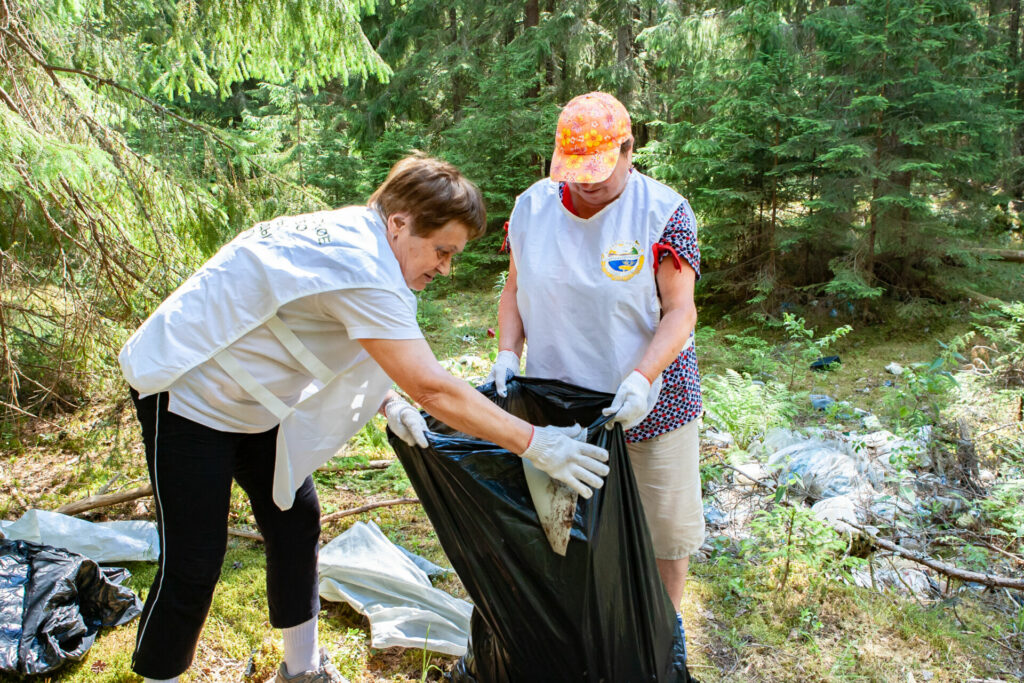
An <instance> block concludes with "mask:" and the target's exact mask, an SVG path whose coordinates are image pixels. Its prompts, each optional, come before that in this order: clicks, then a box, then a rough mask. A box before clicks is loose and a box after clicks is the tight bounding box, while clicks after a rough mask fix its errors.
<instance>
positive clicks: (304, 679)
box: [268, 648, 348, 683]
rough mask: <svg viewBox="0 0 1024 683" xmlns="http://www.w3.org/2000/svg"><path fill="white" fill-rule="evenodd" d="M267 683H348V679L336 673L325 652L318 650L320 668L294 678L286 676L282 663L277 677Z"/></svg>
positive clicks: (286, 671) (286, 670) (321, 649)
mask: <svg viewBox="0 0 1024 683" xmlns="http://www.w3.org/2000/svg"><path fill="white" fill-rule="evenodd" d="M268 683H348V679H347V678H345V677H344V676H342V675H341V674H340V673H338V670H337V669H335V668H334V665H333V664H331V658H330V656H329V655H328V654H327V650H325V649H323V648H320V668H319V669H317V670H316V671H304V672H302V673H300V674H295V675H294V676H289V675H288V669H286V668H285V666H284V662H281V665H280V666H279V667H278V668H277V676H275V677H274V678H273V680H272V681H269V682H268Z"/></svg>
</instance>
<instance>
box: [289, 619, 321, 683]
mask: <svg viewBox="0 0 1024 683" xmlns="http://www.w3.org/2000/svg"><path fill="white" fill-rule="evenodd" d="M281 635H282V636H284V666H285V669H287V670H288V675H289V676H296V675H298V674H300V673H303V672H304V671H316V670H317V669H319V668H320V652H319V648H318V647H317V646H318V644H319V643H318V642H317V618H316V617H313V618H312V619H310V620H309V621H307V622H304V623H302V624H299V625H298V626H292V627H291V628H286V629H282V630H281Z"/></svg>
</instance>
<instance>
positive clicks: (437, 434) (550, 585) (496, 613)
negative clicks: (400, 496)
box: [389, 377, 692, 683]
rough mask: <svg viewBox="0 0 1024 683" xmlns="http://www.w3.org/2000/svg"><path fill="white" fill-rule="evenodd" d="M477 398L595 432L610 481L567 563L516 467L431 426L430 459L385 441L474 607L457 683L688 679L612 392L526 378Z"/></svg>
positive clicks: (665, 682)
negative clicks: (609, 411) (612, 410)
mask: <svg viewBox="0 0 1024 683" xmlns="http://www.w3.org/2000/svg"><path fill="white" fill-rule="evenodd" d="M481 390H482V392H483V393H484V394H485V395H486V396H487V397H488V398H490V399H491V400H493V401H495V402H496V403H498V405H500V406H501V407H502V408H505V409H506V410H509V411H511V412H512V413H513V414H517V415H520V416H521V417H524V418H525V419H528V420H529V421H531V422H533V423H535V424H557V425H563V426H564V425H571V424H574V423H578V424H583V425H588V426H589V427H590V429H589V441H590V442H591V443H596V444H598V445H600V446H603V447H606V448H608V450H609V455H610V460H609V466H610V467H611V473H610V474H609V475H608V476H607V478H606V479H605V483H604V486H603V487H602V488H600V489H598V490H596V491H595V492H594V495H593V497H592V498H590V499H586V500H583V499H581V500H579V502H578V504H577V507H576V512H575V515H574V518H573V527H572V532H571V538H570V541H569V545H568V547H567V552H566V555H565V556H564V557H563V556H560V555H557V554H556V553H554V552H553V551H552V550H551V547H550V545H549V543H548V540H547V537H546V536H545V534H544V531H543V529H542V528H541V525H540V522H539V520H538V518H537V513H536V511H535V509H534V507H533V503H532V499H531V498H530V494H529V491H528V488H527V485H526V480H525V477H524V475H523V466H522V461H521V459H520V458H519V457H518V456H516V455H513V454H511V453H509V452H508V451H505V450H503V449H500V448H498V447H496V446H494V445H493V444H490V443H487V442H483V441H478V440H476V439H470V438H468V437H466V436H465V435H462V434H458V433H454V432H452V430H451V429H450V428H448V427H447V426H445V425H444V424H442V423H439V422H437V421H436V420H433V419H432V418H430V417H429V416H428V417H427V423H428V425H430V427H431V432H432V433H431V434H430V447H429V448H426V449H420V448H416V447H411V446H408V445H407V444H405V443H404V442H402V441H401V440H400V439H398V438H397V437H395V436H394V435H393V434H391V433H389V439H390V442H391V445H392V446H393V447H394V449H395V451H396V452H397V454H398V457H399V459H400V460H401V461H402V464H403V466H404V467H405V470H406V473H407V474H408V476H409V479H410V481H411V482H412V484H413V487H414V488H415V489H416V492H417V494H418V495H419V497H420V500H421V501H422V504H423V508H424V510H426V512H427V515H428V516H429V517H430V521H431V522H432V524H433V526H434V529H435V531H436V532H437V536H438V539H439V540H440V542H441V545H442V546H443V547H444V549H445V552H446V554H447V556H448V559H449V560H450V561H451V563H452V566H453V567H455V570H456V571H457V572H458V575H459V578H460V579H461V580H462V583H463V585H464V586H465V587H466V591H467V592H468V593H469V595H470V596H471V597H472V599H473V603H474V609H473V616H472V620H471V626H470V630H471V639H470V647H469V652H468V653H467V655H466V656H465V657H464V658H463V659H461V660H460V661H459V662H457V663H456V665H455V667H454V668H453V670H452V671H451V673H450V677H451V680H452V681H453V682H454V683H471V682H476V681H487V682H488V683H510V682H511V681H541V680H545V681H578V680H594V681H597V680H606V681H641V680H642V681H660V682H661V683H688V682H689V681H691V680H692V679H691V678H690V675H689V673H688V671H687V670H686V665H685V655H684V653H683V648H682V639H681V633H680V631H679V627H678V624H677V623H676V615H675V609H674V608H673V605H672V604H671V601H670V600H669V599H668V595H667V594H666V593H665V589H664V586H663V585H662V583H661V579H660V577H659V575H658V570H657V565H656V562H655V559H654V553H653V550H652V548H651V543H650V538H649V536H648V533H647V529H646V525H645V524H644V522H643V515H642V506H641V503H640V498H639V495H638V494H637V491H636V482H635V480H634V479H633V474H632V470H631V468H630V467H629V461H628V454H627V453H626V448H625V438H624V436H623V433H622V430H621V429H620V428H619V427H616V428H615V429H613V430H606V429H604V428H603V424H604V422H605V421H606V419H605V418H603V417H602V416H601V409H602V408H605V407H607V405H608V404H609V402H610V401H611V398H612V397H611V395H609V394H603V393H598V392H593V391H588V390H586V389H581V388H579V387H574V386H571V385H568V384H565V383H563V382H556V381H546V380H538V379H532V378H525V377H515V378H513V379H512V380H511V381H510V382H509V384H508V397H507V398H500V397H496V396H495V395H494V391H493V385H485V386H484V387H482V388H481ZM431 635H432V636H433V631H431Z"/></svg>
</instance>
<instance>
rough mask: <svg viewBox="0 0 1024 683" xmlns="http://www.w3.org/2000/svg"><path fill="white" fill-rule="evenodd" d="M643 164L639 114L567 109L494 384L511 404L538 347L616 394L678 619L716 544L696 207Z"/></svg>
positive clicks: (552, 370) (522, 203) (514, 253)
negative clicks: (509, 386) (511, 385)
mask: <svg viewBox="0 0 1024 683" xmlns="http://www.w3.org/2000/svg"><path fill="white" fill-rule="evenodd" d="M632 156H633V136H632V134H631V132H630V118H629V113H628V112H627V111H626V109H625V107H623V106H622V104H621V103H620V102H619V101H618V100H616V99H615V98H614V97H612V96H611V95H608V94H606V93H600V92H593V93H589V94H586V95H581V96H579V97H576V98H575V99H573V100H572V101H570V102H569V103H568V104H567V105H566V106H565V108H564V109H563V110H562V112H561V115H560V116H559V119H558V128H557V131H556V135H555V151H554V154H553V156H552V159H551V177H550V179H548V178H545V179H543V180H540V181H538V182H537V183H535V184H534V185H533V186H531V187H530V188H529V189H528V190H526V192H524V193H523V194H522V195H520V197H519V198H518V199H517V201H516V205H515V208H514V209H513V211H512V216H511V217H510V219H509V224H508V243H509V246H510V251H511V254H510V263H509V273H508V279H507V281H506V284H505V288H504V290H503V291H502V294H501V301H500V304H499V307H498V319H499V329H500V335H499V349H500V352H499V354H498V358H497V359H496V361H495V364H494V367H493V368H492V369H491V375H490V379H493V380H494V382H495V385H496V388H497V391H498V393H499V394H502V395H504V394H505V383H506V381H507V377H508V376H509V375H510V374H517V373H518V372H519V366H520V355H521V354H522V350H523V344H524V342H526V341H527V340H528V342H529V354H528V355H527V359H526V373H527V374H528V375H531V376H535V377H545V378H553V379H560V380H564V381H567V382H571V383H573V384H578V385H582V386H585V387H588V388H591V389H597V390H600V391H606V392H609V393H614V394H615V398H614V400H613V401H612V404H611V406H610V407H609V408H607V409H606V410H605V414H606V415H611V416H612V418H611V420H610V422H609V423H608V426H609V427H611V426H612V425H613V424H621V425H622V427H623V429H625V430H626V441H627V443H628V448H629V454H630V460H631V462H632V465H633V469H634V473H635V475H636V480H637V485H638V488H639V490H640V496H641V499H642V502H643V506H644V513H645V516H646V518H647V521H648V526H649V528H650V532H651V539H652V541H653V545H654V551H655V556H656V557H657V561H658V569H659V572H660V574H661V578H662V581H663V582H664V584H665V588H666V589H667V591H668V594H669V597H670V598H671V600H672V603H673V604H674V605H675V607H676V609H677V610H678V609H679V605H680V603H681V601H682V597H683V588H684V586H685V583H686V573H687V569H688V566H689V556H690V555H691V554H693V553H694V552H696V550H697V549H698V548H700V546H701V545H702V544H703V542H704V515H703V508H702V504H701V492H700V473H699V470H698V445H699V435H698V430H697V426H698V421H697V418H698V417H699V416H700V415H701V412H702V408H701V397H700V376H699V373H698V370H697V358H696V354H695V352H694V348H693V330H694V326H695V324H696V321H697V310H696V307H695V306H694V303H693V289H694V283H695V282H696V280H697V279H699V278H700V252H699V250H698V247H697V239H696V219H695V217H694V215H693V210H692V209H691V208H690V205H689V202H687V201H686V200H685V199H684V198H683V197H682V196H680V195H679V194H678V193H676V192H675V191H673V190H671V189H670V188H668V187H666V186H664V185H662V184H661V183H658V182H656V181H654V180H652V179H651V178H648V177H647V176H645V175H643V174H641V173H639V172H637V171H635V170H634V169H633V168H632ZM666 257H667V260H666ZM681 626H682V621H681V618H680V627H681Z"/></svg>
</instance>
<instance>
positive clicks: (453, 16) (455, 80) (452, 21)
mask: <svg viewBox="0 0 1024 683" xmlns="http://www.w3.org/2000/svg"><path fill="white" fill-rule="evenodd" d="M448 28H449V30H451V33H452V38H451V40H452V45H456V44H458V42H459V17H458V13H457V12H456V11H455V7H449V8H448ZM451 81H452V118H453V119H454V120H455V121H456V122H458V121H460V120H462V102H463V100H464V99H465V97H466V94H465V93H464V92H463V86H462V77H461V76H460V75H459V73H458V71H457V70H456V69H455V65H453V68H452V71H451Z"/></svg>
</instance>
